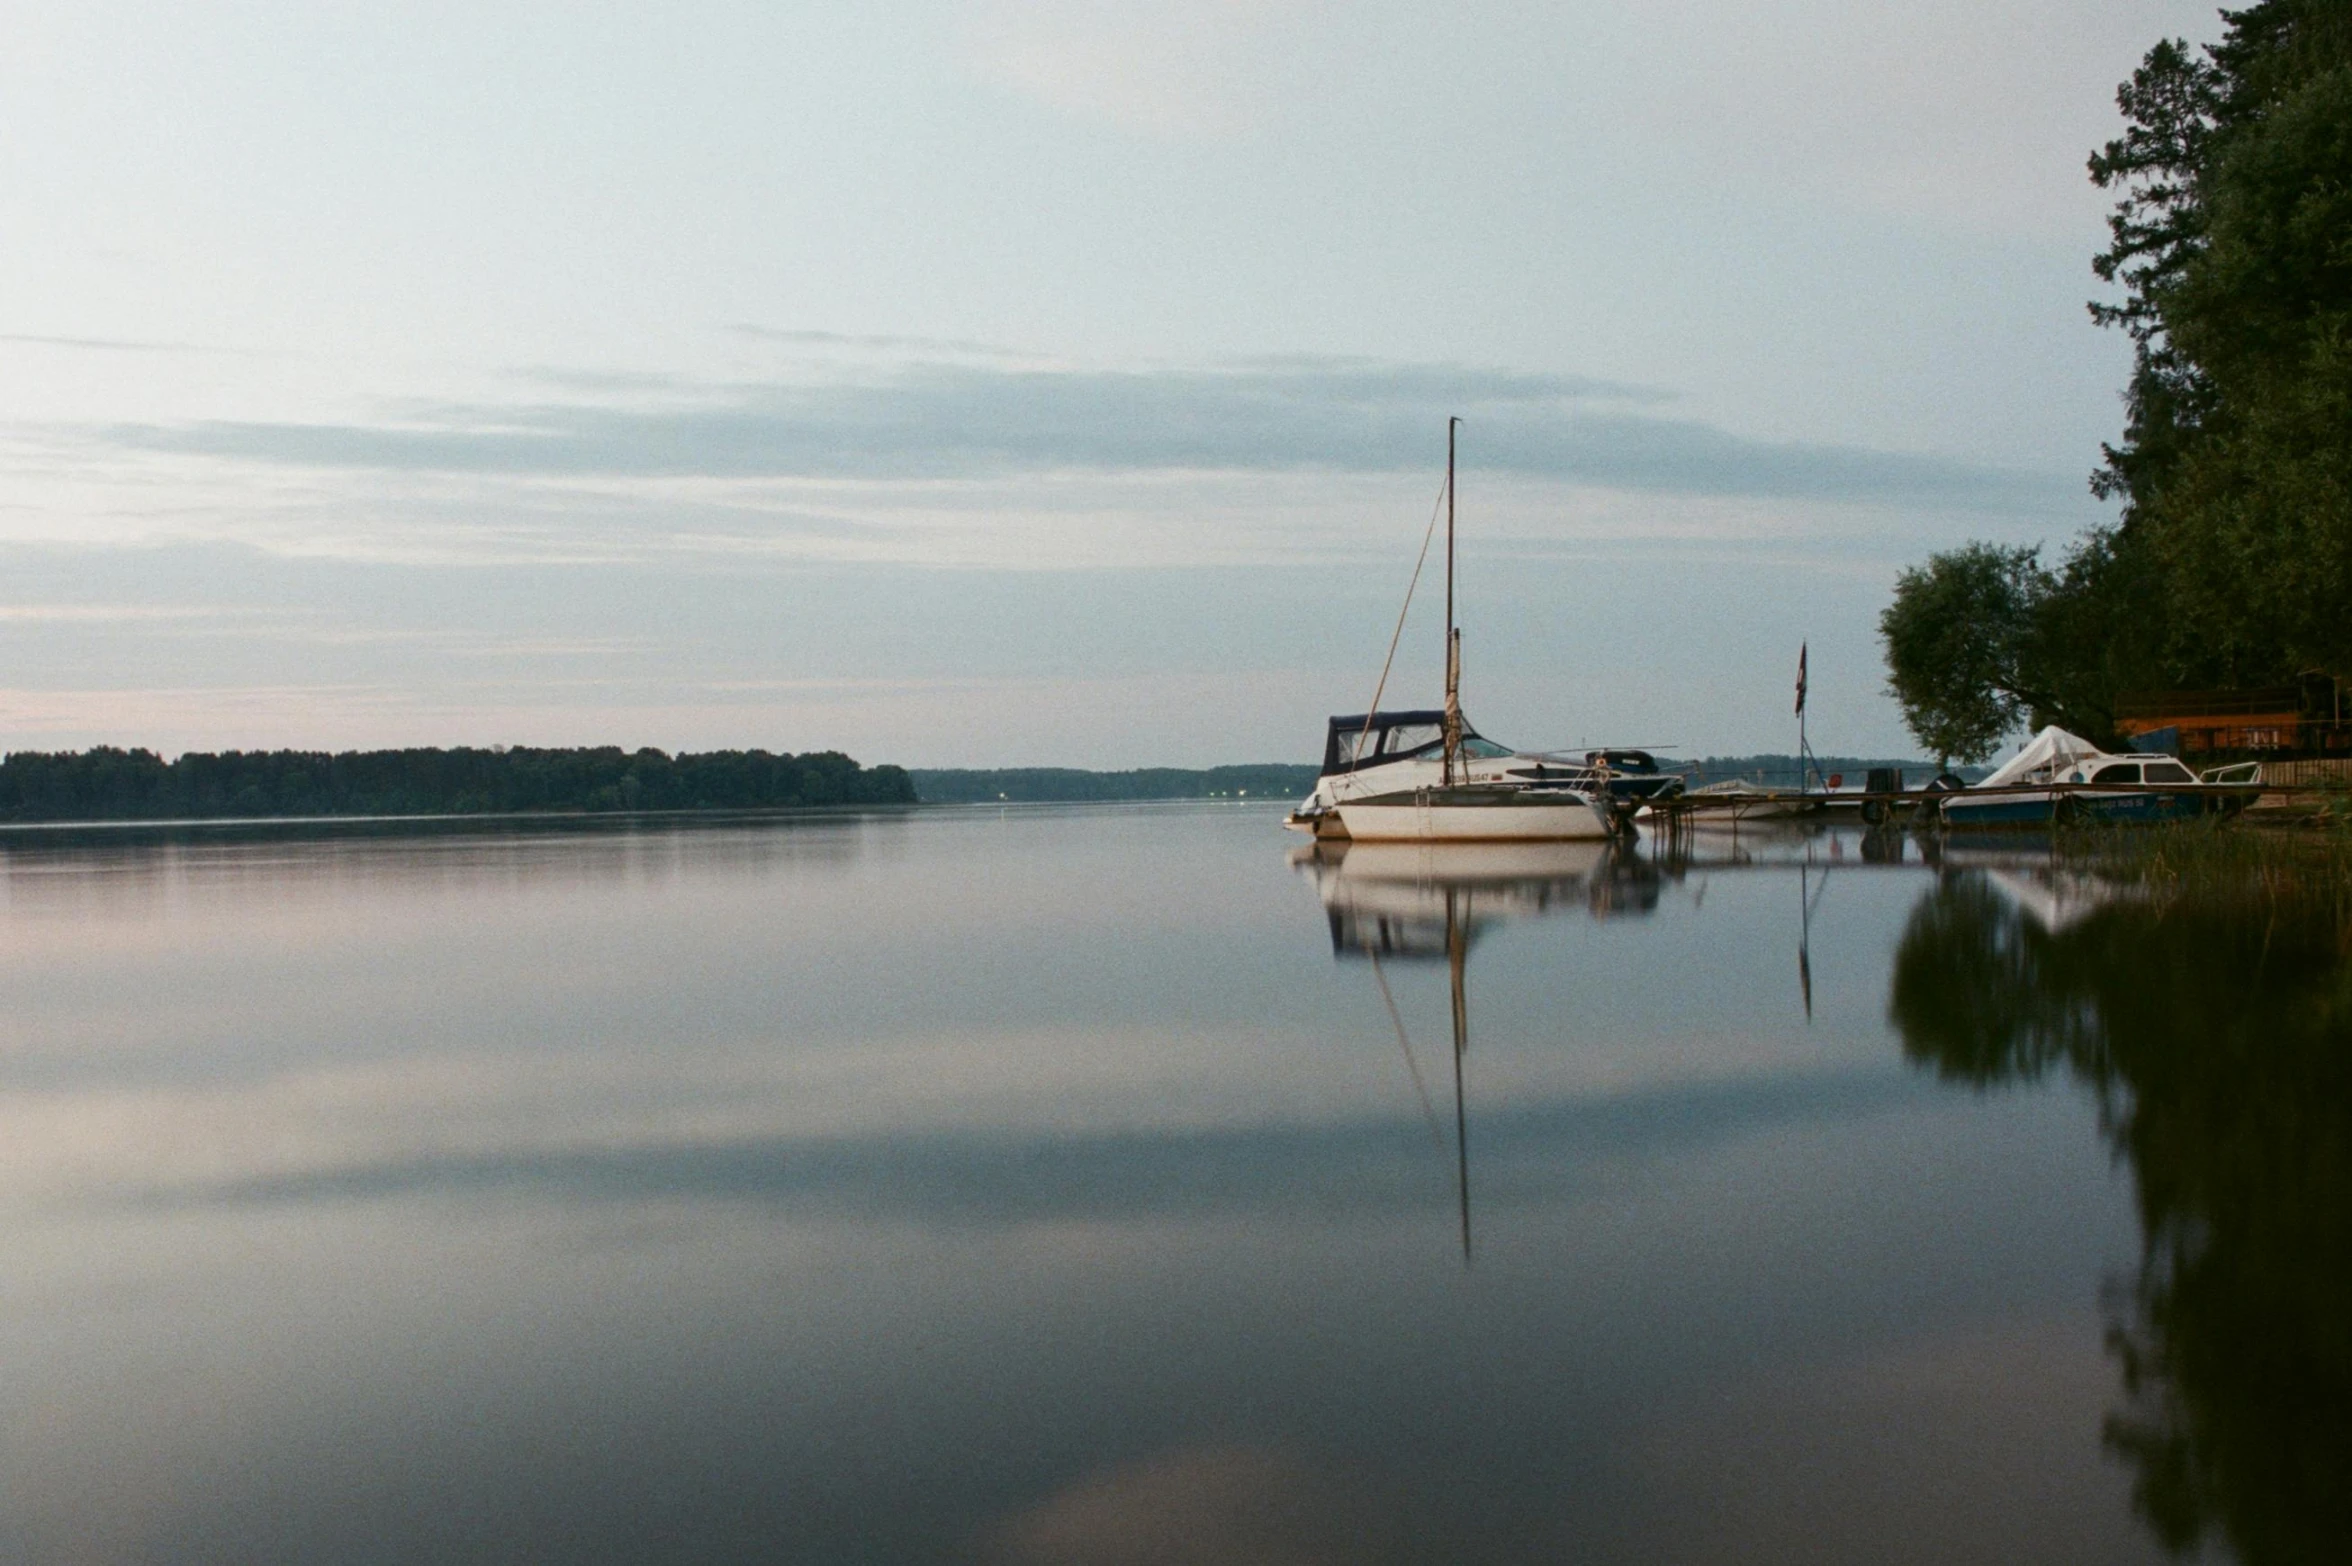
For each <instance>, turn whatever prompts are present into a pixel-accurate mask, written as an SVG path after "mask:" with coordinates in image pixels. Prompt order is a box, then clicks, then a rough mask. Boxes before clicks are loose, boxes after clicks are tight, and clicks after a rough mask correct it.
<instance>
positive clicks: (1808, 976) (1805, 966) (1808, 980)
mask: <svg viewBox="0 0 2352 1566" xmlns="http://www.w3.org/2000/svg"><path fill="white" fill-rule="evenodd" d="M1812 868H1813V846H1812V845H1811V844H1810V843H1808V844H1806V845H1805V862H1804V863H1803V864H1801V865H1799V866H1798V867H1797V918H1798V921H1799V922H1798V925H1797V988H1799V989H1800V990H1802V991H1804V993H1805V1020H1806V1021H1807V1022H1808V1023H1810V1022H1811V1021H1812V1020H1813V901H1812V896H1813V888H1812V886H1811V885H1810V884H1809V882H1810V876H1811V874H1812Z"/></svg>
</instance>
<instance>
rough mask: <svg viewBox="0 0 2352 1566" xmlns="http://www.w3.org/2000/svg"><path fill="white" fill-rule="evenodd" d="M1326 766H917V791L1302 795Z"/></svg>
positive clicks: (1068, 796)
mask: <svg viewBox="0 0 2352 1566" xmlns="http://www.w3.org/2000/svg"><path fill="white" fill-rule="evenodd" d="M1320 770H1321V769H1320V768H1319V767H1315V766H1312V765H1306V766H1292V765H1289V764H1287V763H1278V762H1276V763H1265V764H1261V765H1257V766H1244V767H1206V768H1197V769H1196V768H1186V767H1143V768H1140V769H1138V770H1136V771H1133V772H1085V771H1081V770H1080V769H1078V768H1076V767H1005V768H999V769H995V770H974V769H970V768H945V769H930V768H920V767H918V768H916V769H915V770H913V771H912V772H910V773H909V774H908V776H909V777H911V778H913V779H914V785H915V793H916V794H917V795H918V796H919V797H920V798H921V799H922V801H923V803H925V804H927V805H975V804H982V803H986V804H995V803H996V802H998V801H999V800H1003V801H1006V802H1008V803H1029V804H1040V803H1045V802H1048V801H1055V800H1087V799H1212V798H1216V797H1218V796H1220V795H1232V796H1240V795H1243V794H1246V795H1248V796H1249V797H1250V798H1252V799H1256V798H1259V797H1261V796H1264V797H1269V798H1279V799H1299V798H1303V797H1304V796H1305V794H1306V792H1307V790H1309V789H1311V788H1313V787H1314V786H1315V775H1316V773H1317V772H1319V771H1320Z"/></svg>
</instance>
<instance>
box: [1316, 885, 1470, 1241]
mask: <svg viewBox="0 0 2352 1566" xmlns="http://www.w3.org/2000/svg"><path fill="white" fill-rule="evenodd" d="M1333 933H1334V936H1335V938H1336V935H1337V926H1336V925H1335V926H1334V928H1333ZM1443 938H1444V943H1445V948H1444V949H1445V958H1446V972H1447V976H1448V978H1449V979H1450V980H1451V986H1452V1001H1453V1006H1452V1012H1453V1023H1454V1193H1455V1198H1456V1200H1457V1202H1458V1203H1459V1204H1460V1207H1461V1212H1462V1265H1463V1266H1465V1267H1467V1266H1469V1265H1470V1115H1469V1108H1468V1100H1467V1099H1466V1098H1465V1097H1464V1095H1463V1092H1462V1057H1463V1056H1464V1055H1465V1054H1466V1053H1468V1051H1469V1048H1470V990H1469V984H1468V982H1467V980H1466V978H1465V976H1464V974H1465V970H1466V969H1467V967H1468V964H1469V957H1470V923H1469V920H1468V919H1466V918H1464V917H1463V915H1462V912H1461V910H1460V909H1459V907H1458V906H1457V903H1456V898H1455V896H1454V894H1452V893H1448V894H1447V896H1446V899H1445V926H1444V932H1443ZM1364 955H1365V956H1366V957H1369V958H1370V959H1371V960H1372V978H1373V982H1374V983H1376V984H1378V985H1379V986H1380V1000H1381V1004H1383V1005H1385V1006H1386V1007H1387V1008H1388V1020H1389V1021H1390V1022H1391V1023H1392V1024H1394V1026H1395V1028H1396V1037H1397V1047H1398V1048H1399V1049H1400V1050H1402V1051H1404V1056H1405V1069H1406V1070H1407V1071H1408V1072H1410V1073H1411V1074H1412V1078H1413V1091H1414V1092H1415V1093H1416V1094H1418V1095H1419V1096H1420V1099H1421V1112H1422V1113H1423V1114H1424V1115H1427V1116H1428V1117H1429V1120H1430V1126H1429V1129H1430V1134H1431V1136H1432V1138H1433V1139H1434V1138H1435V1137H1436V1135H1437V1117H1436V1114H1435V1112H1434V1111H1433V1110H1431V1108H1430V1106H1429V1089H1428V1088H1427V1087H1426V1086H1425V1085H1424V1084H1423V1083H1422V1081H1421V1067H1420V1065H1419V1064H1418V1063H1417V1062H1416V1061H1415V1060H1414V1059H1413V1041H1412V1040H1411V1039H1410V1038H1408V1037H1407V1036H1406V1034H1405V1019H1404V1014H1403V1013H1402V1012H1400V1011H1398V1010H1397V1004H1396V997H1395V996H1394V995H1392V994H1391V993H1390V992H1389V988H1388V977H1387V975H1386V974H1384V973H1383V972H1382V971H1381V967H1380V948H1379V947H1377V946H1367V947H1365V948H1364Z"/></svg>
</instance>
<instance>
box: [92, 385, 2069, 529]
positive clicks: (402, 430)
mask: <svg viewBox="0 0 2352 1566" xmlns="http://www.w3.org/2000/svg"><path fill="white" fill-rule="evenodd" d="M1662 400H1663V398H1662V395H1661V394H1660V393H1659V392H1658V391H1656V390H1655V389H1654V388H1643V387H1636V386H1628V385H1624V384H1621V383H1615V382H1607V381H1599V380H1593V379H1589V378H1585V377H1579V376H1570V375H1558V374H1546V373H1538V372H1529V371H1514V370H1500V369H1489V368H1480V367H1474V366H1462V365H1444V364H1398V363H1391V362H1382V361H1372V360H1349V359H1290V360H1284V359H1274V360H1264V361H1254V362H1246V363H1240V364H1227V365H1220V366H1213V367H1205V368H1203V367H1157V368H1144V369H1134V370H1107V369H1071V368H1011V367H1005V366H999V365H968V364H943V363H924V364H915V365H909V366H905V367H903V368H900V369H896V370H887V371H881V372H875V373H871V374H868V375H865V376H862V377H854V378H844V379H836V380H830V381H797V382H784V381H776V382H764V383H754V384H745V385H735V386H726V387H713V388H710V389H708V391H707V392H706V394H704V395H703V396H701V397H700V398H699V399H696V400H691V401H687V402H685V403H681V402H679V401H678V400H675V399H672V400H669V401H667V402H666V403H664V404H663V405H659V406H637V407H629V406H614V405H591V404H585V403H556V402H542V403H536V404H517V405H507V406H500V405H492V404H484V403H472V404H449V405H443V406H440V407H436V408H430V409H424V410H420V411H419V413H418V414H417V415H416V416H415V417H413V418H408V419H403V420H401V421H397V422H395V421H389V420H388V421H384V422H375V423H294V422H256V421H227V420H220V421H205V422H196V423H188V424H179V425H164V424H125V425H117V426H114V427H111V428H109V429H106V430H105V431H103V432H102V435H101V438H102V440H104V441H105V442H107V443H109V444H111V445H112V446H114V447H115V448H117V449H129V450H137V451H144V452H157V453H174V454H181V455H197V456H203V457H211V458H222V459H230V460H235V461H242V462H251V463H260V464H265V465H271V466H279V467H286V468H307V469H344V470H380V471H388V472H404V473H427V474H447V475H503V476H509V477H536V478H573V479H587V478H635V479H655V478H721V479H792V478H797V479H865V480H872V479H942V478H989V477H1001V476H1005V475H1010V474H1021V473H1046V472H1071V471H1077V472H1095V473H1141V472H1194V473H1209V472H1257V473H1281V472H1293V473H1297V472H1314V471H1326V472H1343V473H1393V472H1405V471H1412V470H1417V469H1418V470H1434V469H1435V468H1436V467H1437V466H1438V465H1439V463H1440V462H1441V461H1442V454H1443V447H1442V444H1441V437H1442V434H1443V430H1444V427H1445V426H1444V420H1445V418H1446V416H1447V415H1449V414H1456V413H1458V414H1462V415H1463V416H1464V417H1465V420H1466V425H1465V430H1464V435H1463V440H1464V446H1463V453H1464V461H1465V465H1466V466H1468V467H1471V468H1474V469H1480V470H1484V471H1488V472H1497V473H1504V474H1514V475H1522V476H1528V477H1538V478H1545V479H1552V480H1560V481H1566V482H1570V483H1577V484H1585V485H1592V486H1599V487H1602V488H1611V489H1624V490H1636V491H1650V492H1668V493H1681V494H1696V495H1716V496H1731V495H1736V496H1758V497H1764V496H1770V497H1784V498H1787V497H1794V498H1805V499H1816V500H1827V501H1844V502H1879V503H1886V502H1893V503H1901V504H1929V505H1933V506H1936V507H1938V508H1941V509H1947V510H1950V509H1959V510H1978V511H1997V512H2029V513H2030V512H2048V511H2050V510H2052V509H2053V508H2056V507H2060V506H2068V505H2071V504H2073V503H2074V502H2075V501H2076V499H2077V498H2078V493H2079V490H2080V485H2079V484H2078V483H2077V482H2076V481H2075V480H2074V479H2073V478H2072V477H2071V476H2066V477H2056V476H2052V475H2045V474H2033V473H2021V472H2017V471H2012V470H2004V469H1998V468H1991V467H1985V466H1980V465H1972V464H1967V463H1960V462H1954V461H1950V460H1946V459H1943V458H1937V457H1930V456H1920V455H1912V454H1905V453H1896V452H1885V451H1875V450H1870V449H1865V448H1859V447H1851V446H1838V445H1826V444H1800V443H1775V442H1765V441H1756V440H1750V439H1747V438H1744V437H1742V436H1738V435H1735V434H1732V433H1730V432H1728V431H1726V430H1723V429H1720V428H1717V427H1714V426H1711V425H1708V424H1705V423H1701V422H1699V421H1696V420H1690V419H1677V418H1672V417H1667V416H1665V415H1663V414H1661V413H1659V412H1657V411H1655V405H1656V404H1658V403H1659V402H1660V401H1662Z"/></svg>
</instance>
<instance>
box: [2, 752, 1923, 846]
mask: <svg viewBox="0 0 2352 1566" xmlns="http://www.w3.org/2000/svg"><path fill="white" fill-rule="evenodd" d="M1663 764H1664V765H1665V766H1666V767H1667V768H1668V770H1671V771H1685V772H1688V773H1689V774H1690V775H1691V779H1692V782H1693V784H1694V785H1697V784H1703V783H1706V782H1712V781H1716V780H1719V779H1723V778H1729V777H1739V778H1747V779H1750V780H1754V781H1758V782H1762V783H1767V784H1783V785H1792V786H1793V785H1794V784H1796V783H1797V782H1798V780H1799V777H1800V763H1799V761H1798V758H1796V757H1793V756H1787V755H1772V754H1763V755H1751V756H1711V757H1705V758H1701V759H1698V760H1692V761H1664V762H1663ZM1815 765H1816V766H1817V767H1818V769H1819V771H1820V772H1821V774H1822V775H1824V776H1827V775H1829V774H1832V773H1843V774H1845V775H1847V776H1849V777H1851V778H1853V779H1855V780H1856V781H1858V780H1859V777H1860V775H1861V774H1862V773H1864V772H1866V771H1868V770H1869V769H1871V768H1873V767H1899V768H1901V769H1903V770H1904V771H1905V772H1906V773H1907V774H1911V775H1914V776H1915V777H1920V778H1924V777H1925V776H1928V775H1932V774H1933V772H1934V767H1933V764H1932V763H1929V762H1925V761H1918V760H1897V759H1887V758H1868V757H1851V756H1824V757H1820V758H1818V759H1817V761H1816V762H1815ZM1319 771H1320V768H1318V767H1316V766H1314V765H1313V764H1310V763H1289V762H1258V763H1246V764H1240V765H1232V766H1221V767H1136V768H1127V769H1122V770H1113V771H1095V770H1090V769H1087V768H1081V767H997V768H979V767H909V768H901V767H897V766H891V765H879V766H862V765H860V764H859V763H858V762H856V761H853V760H852V759H850V758H849V757H848V756H845V755H842V754H841V753H840V752H838V751H820V752H810V753H808V754H805V755H797V756H796V755H790V754H772V753H769V752H766V751H714V752H705V753H700V754H687V753H681V754H679V755H675V756H672V755H669V754H667V753H665V752H662V751H658V750H638V751H624V750H622V749H621V748H620V747H618V746H607V747H599V748H594V749H571V750H556V749H534V748H529V747H517V748H513V749H473V748H463V747H461V748H456V749H449V750H437V749H411V750H401V751H346V752H341V753H327V752H313V751H246V752H237V751H230V752H224V753H209V752H190V753H189V754H187V755H183V756H180V757H177V758H175V759H174V760H172V761H169V762H166V761H164V760H162V759H161V758H160V757H159V756H157V755H156V754H155V753H154V752H151V751H146V750H120V749H114V748H112V747H98V748H96V749H93V750H89V751H81V752H38V751H20V752H16V753H13V754H10V755H8V756H6V757H5V758H0V832H10V833H13V832H15V831H18V830H24V831H37V832H56V831H71V830H75V829H83V828H87V829H90V830H92V831H97V832H102V833H107V834H110V835H116V836H119V834H120V833H121V831H122V829H124V828H127V827H141V826H150V827H165V828H171V829H174V830H180V831H186V830H198V831H234V830H239V829H245V828H251V827H255V826H269V825H278V826H287V827H313V828H316V827H347V828H354V829H369V828H375V829H395V830H421V829H426V828H429V827H432V826H435V825H438V824H449V823H475V824H483V823H490V822H504V823H509V824H513V825H516V826H533V825H539V826H548V827H561V826H565V825H578V824H582V823H586V822H617V821H629V820H644V821H649V822H652V821H663V820H678V819H687V818H691V819H698V820H705V819H724V818H750V817H754V816H758V817H768V816H775V815H778V814H784V813H804V812H809V811H828V810H835V809H871V808H876V807H885V808H899V807H920V806H951V805H997V804H1113V803H1122V802H1135V803H1141V802H1148V801H1155V800H1156V801H1170V802H1173V801H1181V800H1214V799H1228V800H1236V801H1242V800H1247V801H1252V802H1256V801H1266V802H1270V803H1287V802H1289V801H1292V800H1296V799H1298V798H1301V797H1302V796H1304V795H1305V794H1306V793H1307V792H1308V791H1309V790H1310V789H1312V788H1313V787H1314V785H1315V779H1316V777H1317V774H1318V773H1319Z"/></svg>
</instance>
